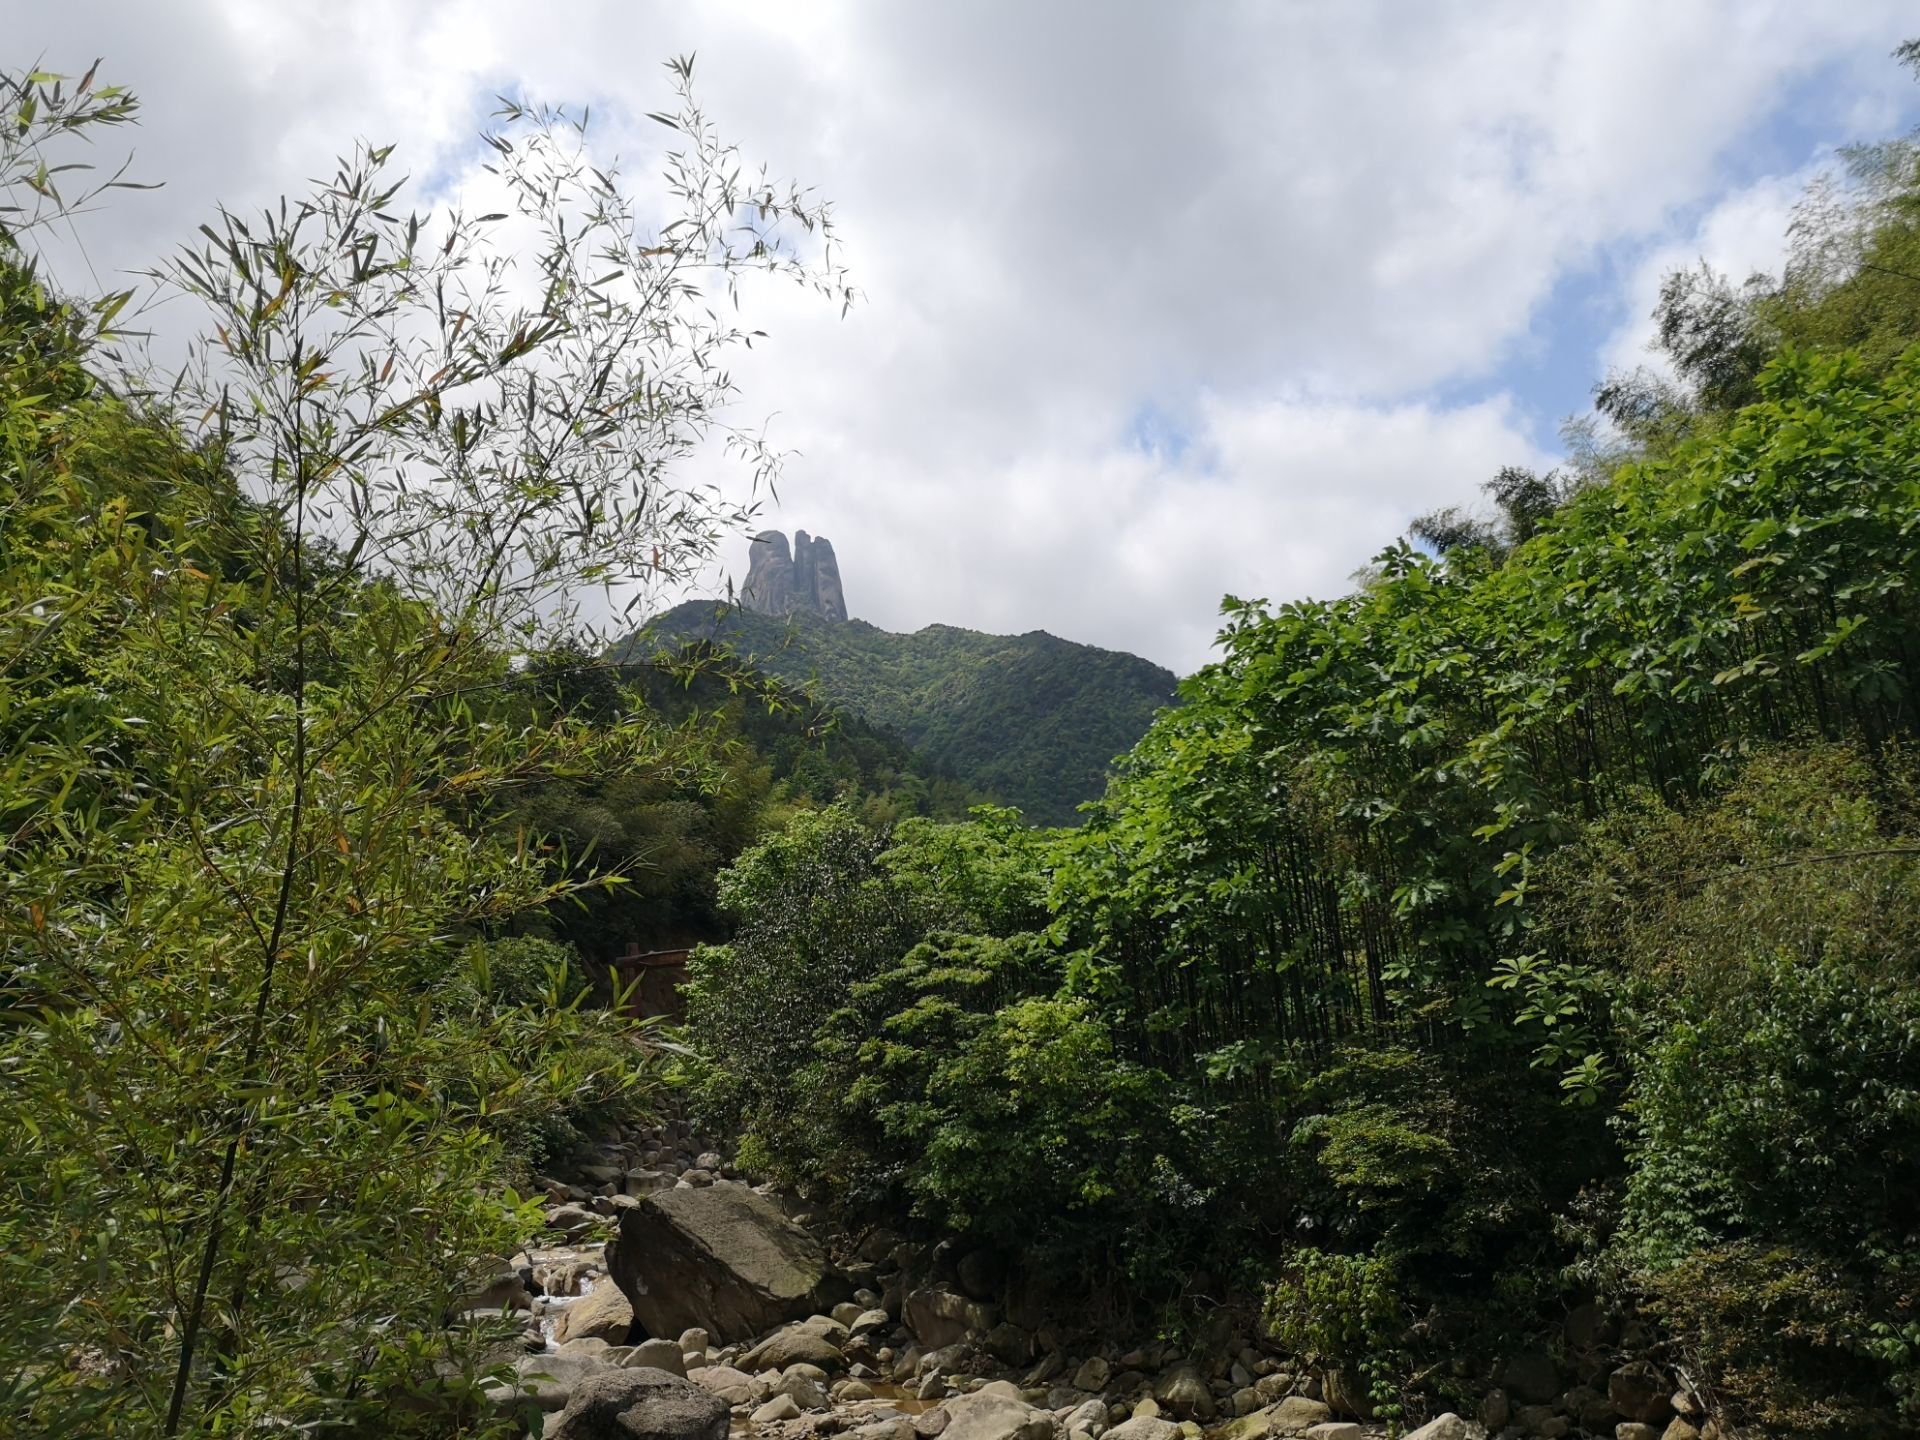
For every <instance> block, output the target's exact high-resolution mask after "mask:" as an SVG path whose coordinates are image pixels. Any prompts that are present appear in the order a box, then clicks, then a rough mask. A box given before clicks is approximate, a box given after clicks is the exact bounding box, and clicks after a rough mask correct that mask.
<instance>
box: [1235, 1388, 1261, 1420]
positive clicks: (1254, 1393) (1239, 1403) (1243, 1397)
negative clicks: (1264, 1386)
mask: <svg viewBox="0 0 1920 1440" xmlns="http://www.w3.org/2000/svg"><path fill="white" fill-rule="evenodd" d="M1265 1403H1266V1402H1265V1401H1263V1400H1262V1399H1261V1398H1260V1392H1259V1391H1258V1390H1256V1389H1254V1388H1253V1387H1252V1386H1251V1385H1249V1386H1247V1387H1246V1388H1245V1389H1241V1390H1236V1391H1234V1392H1233V1394H1232V1396H1231V1397H1230V1398H1229V1399H1228V1401H1227V1408H1228V1409H1229V1410H1231V1411H1232V1412H1233V1413H1234V1414H1235V1415H1251V1414H1252V1413H1253V1412H1254V1411H1256V1410H1258V1409H1259V1408H1260V1407H1261V1406H1262V1405H1263V1404H1265Z"/></svg>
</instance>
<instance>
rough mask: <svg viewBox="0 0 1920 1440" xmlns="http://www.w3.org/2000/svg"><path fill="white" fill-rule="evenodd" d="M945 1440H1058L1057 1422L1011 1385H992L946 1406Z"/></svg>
mask: <svg viewBox="0 0 1920 1440" xmlns="http://www.w3.org/2000/svg"><path fill="white" fill-rule="evenodd" d="M946 1411H947V1428H946V1430H945V1431H944V1432H943V1437H944V1440H1056V1432H1057V1430H1058V1422H1057V1421H1056V1420H1055V1419H1054V1417H1053V1416H1052V1415H1050V1414H1048V1413H1047V1412H1046V1411H1045V1410H1037V1409H1035V1408H1034V1407H1033V1406H1031V1405H1029V1404H1027V1403H1026V1401H1024V1400H1022V1399H1020V1398H1019V1392H1018V1391H1017V1390H1015V1389H1014V1387H1013V1386H1011V1385H1001V1384H990V1385H987V1386H985V1387H984V1388H982V1389H980V1390H978V1391H976V1392H974V1393H973V1394H971V1395H963V1396H961V1397H960V1398H959V1399H957V1400H950V1401H948V1402H947V1405H946Z"/></svg>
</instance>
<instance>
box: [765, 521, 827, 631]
mask: <svg viewBox="0 0 1920 1440" xmlns="http://www.w3.org/2000/svg"><path fill="white" fill-rule="evenodd" d="M740 604H741V606H742V608H744V609H747V610H752V611H753V612H755V613H756V614H759V615H782V616H784V615H796V614H806V615H818V616H819V617H820V618H821V619H823V620H844V619H846V618H847V597H846V594H845V592H843V591H842V590H841V588H840V562H839V560H838V559H836V558H835V557H834V553H833V542H832V541H831V540H829V539H827V537H826V536H824V535H822V536H819V537H818V538H815V537H814V536H810V535H808V534H807V532H806V531H804V530H796V531H794V532H793V547H792V548H791V549H789V548H788V547H787V537H786V536H785V535H784V534H782V533H781V532H780V531H778V530H763V531H762V532H761V533H760V534H758V535H756V536H754V537H753V544H752V546H751V548H750V549H749V550H748V552H747V579H746V583H745V584H744V585H742V586H741V587H740Z"/></svg>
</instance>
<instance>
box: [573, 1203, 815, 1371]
mask: <svg viewBox="0 0 1920 1440" xmlns="http://www.w3.org/2000/svg"><path fill="white" fill-rule="evenodd" d="M607 1268H608V1271H609V1272H610V1273H611V1274H612V1276H613V1279H614V1281H615V1283H616V1284H617V1285H618V1286H619V1287H620V1289H621V1291H622V1292H623V1293H624V1294H625V1295H626V1296H627V1298H628V1300H629V1301H630V1302H631V1303H632V1307H633V1313H634V1315H635V1316H636V1317H637V1318H638V1319H639V1320H640V1321H641V1323H642V1324H643V1325H644V1326H645V1327H646V1329H647V1331H648V1332H649V1333H651V1334H656V1335H669V1334H678V1333H679V1332H680V1331H682V1330H684V1329H686V1328H688V1327H689V1326H692V1325H699V1326H701V1327H702V1328H704V1329H706V1330H707V1331H709V1332H710V1333H711V1334H712V1335H714V1336H717V1337H718V1338H719V1339H720V1341H721V1342H722V1343H723V1344H724V1343H726V1342H728V1341H736V1340H744V1339H746V1338H747V1337H749V1336H752V1335H758V1334H760V1333H762V1332H763V1331H766V1330H770V1329H772V1328H773V1327H774V1326H776V1325H779V1324H781V1323H782V1322H783V1321H787V1320H793V1319H798V1318H799V1317H801V1316H804V1315H808V1314H812V1313H815V1312H817V1311H819V1310H821V1309H824V1308H827V1307H829V1306H831V1305H833V1304H835V1303H837V1302H838V1301H839V1300H841V1299H844V1298H845V1296H846V1294H847V1293H848V1292H849V1291H850V1287H849V1286H848V1285H847V1284H846V1281H845V1279H844V1277H842V1276H840V1275H839V1274H838V1273H837V1272H835V1271H834V1270H832V1268H831V1267H830V1266H829V1265H828V1264H827V1259H826V1255H825V1252H824V1251H822V1249H821V1248H820V1244H819V1242H818V1241H817V1240H815V1239H814V1238H813V1237H812V1236H811V1235H808V1234H807V1233H806V1231H804V1230H802V1229H801V1228H800V1227H799V1226H797V1225H795V1224H794V1223H793V1222H792V1221H790V1220H788V1219H787V1218H786V1216H785V1215H783V1214H781V1212H780V1210H779V1207H777V1206H776V1205H774V1204H773V1202H772V1201H770V1200H768V1199H767V1198H766V1197H765V1196H763V1195H760V1194H757V1193H756V1192H754V1191H753V1190H750V1189H748V1188H747V1187H746V1186H744V1185H731V1184H729V1185H712V1186H708V1187H706V1188H704V1189H686V1190H680V1189H674V1190H662V1191H659V1192H657V1193H656V1194H653V1195H649V1196H648V1197H647V1198H646V1199H645V1200H644V1201H643V1202H642V1203H641V1204H640V1205H639V1206H638V1207H637V1208H636V1209H632V1210H627V1211H624V1212H623V1213H622V1214H621V1216H620V1233H619V1235H618V1236H617V1238H616V1239H615V1240H614V1241H613V1243H611V1244H610V1245H608V1247H607Z"/></svg>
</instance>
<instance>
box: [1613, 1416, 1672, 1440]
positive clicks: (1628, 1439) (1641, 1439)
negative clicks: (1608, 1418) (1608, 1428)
mask: <svg viewBox="0 0 1920 1440" xmlns="http://www.w3.org/2000/svg"><path fill="white" fill-rule="evenodd" d="M1613 1440H1660V1432H1659V1431H1658V1430H1656V1429H1654V1428H1653V1426H1651V1425H1642V1424H1641V1423H1640V1422H1639V1421H1638V1420H1622V1421H1621V1422H1620V1423H1619V1424H1618V1425H1616V1426H1614V1427H1613Z"/></svg>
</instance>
